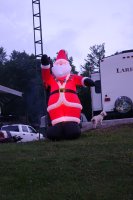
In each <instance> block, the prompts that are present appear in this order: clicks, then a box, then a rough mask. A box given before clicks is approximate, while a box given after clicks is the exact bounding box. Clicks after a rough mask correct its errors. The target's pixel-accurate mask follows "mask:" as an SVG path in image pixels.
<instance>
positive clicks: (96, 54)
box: [81, 43, 105, 76]
mask: <svg viewBox="0 0 133 200" xmlns="http://www.w3.org/2000/svg"><path fill="white" fill-rule="evenodd" d="M104 57H105V47H104V43H103V44H100V45H94V46H92V47H90V53H89V54H88V55H87V59H85V61H86V63H85V64H84V65H83V66H81V70H82V74H83V75H84V76H90V74H91V73H94V72H96V71H99V68H100V61H101V60H102V59H103V58H104Z"/></svg>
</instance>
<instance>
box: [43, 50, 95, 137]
mask: <svg viewBox="0 0 133 200" xmlns="http://www.w3.org/2000/svg"><path fill="white" fill-rule="evenodd" d="M41 63H42V80H43V82H44V85H47V86H50V97H49V100H48V107H47V111H48V113H49V116H50V119H51V123H52V127H49V129H48V131H47V137H48V138H49V139H53V140H54V139H74V138H77V137H79V135H80V133H81V131H80V129H79V125H78V124H79V123H80V114H81V110H82V105H81V103H80V100H79V98H78V95H77V93H76V87H77V86H83V85H86V86H88V85H89V86H90V83H91V84H93V83H92V81H91V80H89V79H88V78H86V77H82V76H79V75H74V74H70V71H71V66H70V64H69V61H68V58H67V54H66V52H65V51H64V50H60V51H59V53H58V55H57V58H56V61H55V62H54V64H53V67H52V68H51V69H50V60H49V59H48V56H47V55H43V56H42V59H41ZM51 71H52V72H51Z"/></svg>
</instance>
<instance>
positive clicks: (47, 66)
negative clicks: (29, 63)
mask: <svg viewBox="0 0 133 200" xmlns="http://www.w3.org/2000/svg"><path fill="white" fill-rule="evenodd" d="M41 68H42V69H49V68H50V65H45V66H44V65H41Z"/></svg>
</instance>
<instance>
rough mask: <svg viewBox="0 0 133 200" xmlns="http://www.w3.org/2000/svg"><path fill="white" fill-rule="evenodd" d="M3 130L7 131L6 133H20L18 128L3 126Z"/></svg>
mask: <svg viewBox="0 0 133 200" xmlns="http://www.w3.org/2000/svg"><path fill="white" fill-rule="evenodd" d="M1 130H5V131H16V132H18V131H19V129H18V126H3V127H1Z"/></svg>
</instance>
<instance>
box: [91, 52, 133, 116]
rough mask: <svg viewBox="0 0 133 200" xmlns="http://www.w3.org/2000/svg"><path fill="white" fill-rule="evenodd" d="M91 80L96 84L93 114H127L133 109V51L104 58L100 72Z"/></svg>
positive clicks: (93, 75)
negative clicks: (101, 112)
mask: <svg viewBox="0 0 133 200" xmlns="http://www.w3.org/2000/svg"><path fill="white" fill-rule="evenodd" d="M91 78H92V80H94V81H95V83H96V88H91V97H92V111H93V112H96V111H101V110H105V111H106V112H114V111H115V112H119V113H126V112H129V111H131V110H132V109H133V50H127V51H123V52H121V53H119V54H116V55H113V56H109V57H106V58H104V60H102V61H101V62H100V72H99V73H94V74H91ZM98 81H99V83H98ZM98 84H99V86H100V87H99V88H100V89H99V90H97V86H98ZM97 92H98V93H97Z"/></svg>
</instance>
